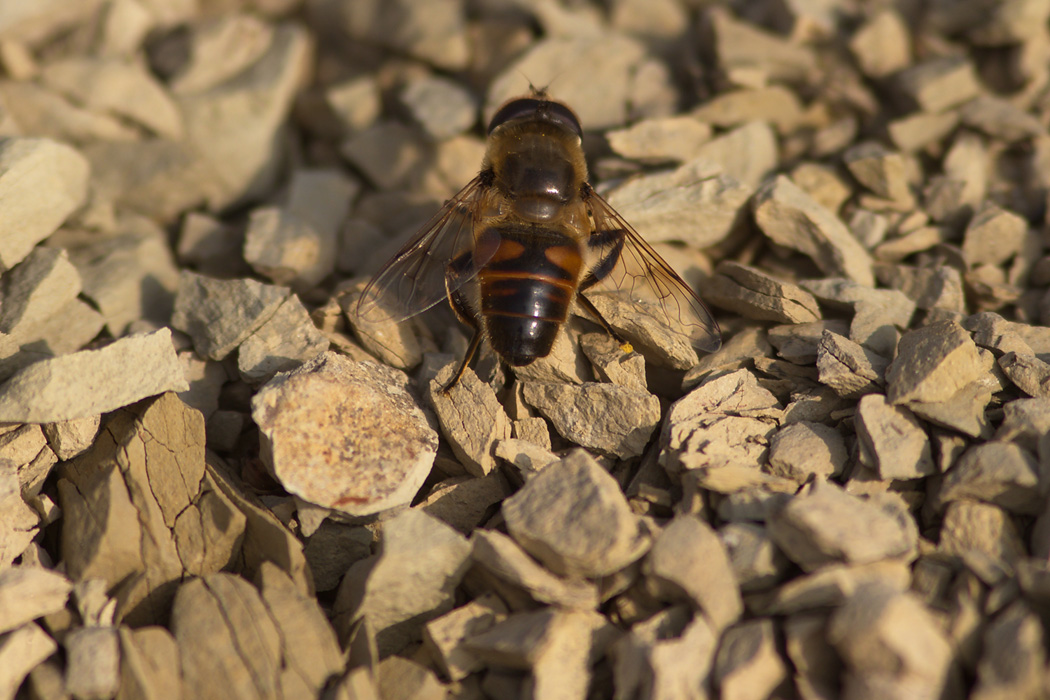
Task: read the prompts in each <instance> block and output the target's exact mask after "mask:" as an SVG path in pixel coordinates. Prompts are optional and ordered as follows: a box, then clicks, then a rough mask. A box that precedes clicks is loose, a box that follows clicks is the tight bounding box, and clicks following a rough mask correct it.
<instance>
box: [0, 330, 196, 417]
mask: <svg viewBox="0 0 1050 700" xmlns="http://www.w3.org/2000/svg"><path fill="white" fill-rule="evenodd" d="M129 368H134V369H135V371H134V372H129V371H128V370H129ZM187 389H189V384H187V383H186V378H185V377H184V376H183V373H182V364H181V363H180V362H179V359H178V357H177V356H176V355H175V347H174V345H172V342H171V331H170V330H168V329H167V328H162V329H160V330H159V331H154V332H153V333H147V334H143V335H131V336H127V337H125V338H121V339H120V340H117V341H115V342H113V343H111V344H109V345H107V346H106V347H104V348H101V349H99V350H81V351H80V352H76V353H73V354H71V355H63V356H61V357H56V358H53V359H50V360H43V361H41V362H37V363H36V364H32V365H30V366H28V367H26V368H24V369H21V370H19V371H18V372H16V373H15V374H14V376H12V377H11V378H10V379H8V380H7V382H6V383H4V384H3V385H2V386H0V421H2V422H12V423H55V422H58V421H65V420H72V419H74V418H85V417H87V416H91V415H96V414H99V413H105V412H107V411H112V410H114V409H117V408H120V407H121V406H127V405H128V404H131V403H134V402H136V401H138V400H140V399H143V398H145V397H147V396H154V395H156V394H161V393H163V392H165V391H186V390H187Z"/></svg>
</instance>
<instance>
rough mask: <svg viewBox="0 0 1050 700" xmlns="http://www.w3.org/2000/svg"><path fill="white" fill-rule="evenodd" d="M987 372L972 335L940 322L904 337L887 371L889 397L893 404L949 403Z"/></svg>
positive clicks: (960, 328)
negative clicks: (917, 402) (910, 402)
mask: <svg viewBox="0 0 1050 700" xmlns="http://www.w3.org/2000/svg"><path fill="white" fill-rule="evenodd" d="M984 372H985V369H984V363H983V362H982V361H981V357H980V354H979V353H978V352H977V346H976V345H975V344H974V342H973V339H972V338H971V337H970V334H969V333H967V332H966V331H965V330H964V329H963V328H962V326H960V325H959V324H958V323H955V322H954V321H939V322H937V323H932V324H930V325H928V326H924V327H922V328H917V329H915V330H911V331H908V332H907V333H905V334H904V336H903V337H902V338H901V340H900V344H899V345H898V348H897V357H896V359H894V360H893V362H891V363H890V366H889V369H888V370H887V372H886V381H887V384H888V386H887V391H886V398H887V399H888V400H889V402H890V403H892V404H901V403H906V402H908V401H922V402H926V403H936V402H938V401H946V400H948V399H951V398H952V397H953V396H954V395H955V394H956V393H957V392H958V391H959V390H960V389H961V388H963V387H964V386H966V385H967V384H970V383H971V382H973V381H975V380H977V379H979V378H980V377H981V375H982V374H983V373H984Z"/></svg>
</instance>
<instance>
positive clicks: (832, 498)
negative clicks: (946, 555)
mask: <svg viewBox="0 0 1050 700" xmlns="http://www.w3.org/2000/svg"><path fill="white" fill-rule="evenodd" d="M766 526H767V528H768V529H769V532H770V535H771V536H772V537H773V540H774V541H775V542H776V543H777V545H779V546H780V548H781V549H783V550H784V553H785V554H787V556H788V558H789V559H791V560H792V561H794V562H795V563H796V564H798V565H799V566H801V567H802V569H803V570H805V571H808V572H812V571H816V570H817V569H819V568H820V567H822V566H825V565H827V564H831V563H834V562H847V563H855V564H862V563H867V562H874V561H879V560H880V559H887V558H890V557H901V556H906V555H908V554H910V553H912V552H914V550H915V547H916V545H917V542H918V532H917V530H916V525H915V521H914V520H913V519H912V516H911V515H910V514H909V513H908V512H907V509H906V508H905V506H904V504H903V502H902V501H899V500H895V499H891V498H886V499H882V500H876V499H875V498H874V497H873V498H872V499H870V500H866V499H863V498H859V497H857V496H854V495H852V494H849V493H847V492H845V491H843V490H842V489H841V488H840V487H838V486H836V485H834V484H832V483H829V482H820V481H818V482H815V483H814V484H812V485H810V486H807V487H805V488H804V489H802V491H800V492H799V493H798V495H796V496H795V497H794V498H792V499H791V500H790V501H788V503H787V505H785V506H784V507H783V508H781V509H780V510H779V511H776V512H774V514H773V518H772V520H771V521H769V522H767V523H766Z"/></svg>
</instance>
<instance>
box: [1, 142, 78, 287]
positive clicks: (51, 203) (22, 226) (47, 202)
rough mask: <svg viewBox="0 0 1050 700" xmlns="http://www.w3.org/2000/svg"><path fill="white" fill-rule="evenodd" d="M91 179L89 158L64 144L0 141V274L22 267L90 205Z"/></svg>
mask: <svg viewBox="0 0 1050 700" xmlns="http://www.w3.org/2000/svg"><path fill="white" fill-rule="evenodd" d="M88 175H89V167H88V162H87V160H86V159H85V158H84V156H82V155H80V153H78V152H77V151H76V150H74V149H73V148H71V147H70V146H67V145H65V144H63V143H59V142H57V141H52V140H50V139H30V138H25V139H22V138H19V139H7V140H4V141H2V142H0V202H3V205H2V206H0V231H4V235H3V236H0V270H8V269H10V268H12V267H14V266H15V265H16V264H18V263H19V262H20V261H21V260H22V259H23V258H25V257H26V256H27V255H28V254H29V252H30V251H31V250H32V249H33V246H35V245H36V244H37V243H39V242H40V241H42V240H44V239H45V238H47V237H48V236H50V235H51V234H52V233H54V231H55V229H57V228H58V227H59V225H61V223H62V222H63V221H65V219H66V217H68V216H69V215H70V214H72V213H73V211H74V210H76V208H77V207H79V206H80V205H81V204H82V203H83V202H84V199H85V197H86V196H87V185H88Z"/></svg>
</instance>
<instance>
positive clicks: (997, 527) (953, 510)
mask: <svg viewBox="0 0 1050 700" xmlns="http://www.w3.org/2000/svg"><path fill="white" fill-rule="evenodd" d="M940 535H941V539H940V542H939V544H938V550H939V551H943V552H945V553H947V554H952V555H955V556H958V557H962V559H963V561H965V562H967V564H968V565H969V566H971V567H972V568H973V569H974V570H975V571H983V570H986V569H987V568H988V566H989V564H990V565H992V566H994V567H996V568H998V569H999V570H1000V571H1002V570H1004V569H1005V568H1006V567H1012V566H1014V565H1015V564H1017V562H1019V561H1020V560H1022V559H1024V558H1025V557H1026V556H1027V554H1028V548H1027V547H1026V546H1025V542H1024V540H1023V539H1022V538H1021V532H1020V530H1019V529H1018V527H1017V525H1016V524H1015V523H1014V521H1013V518H1012V517H1011V515H1010V513H1008V512H1007V511H1006V510H1004V509H1003V508H1000V507H999V506H997V505H993V504H991V503H981V502H979V501H974V500H969V499H962V500H958V501H952V502H951V503H949V504H948V507H947V508H946V509H945V511H944V521H943V522H942V524H941V533H940Z"/></svg>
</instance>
